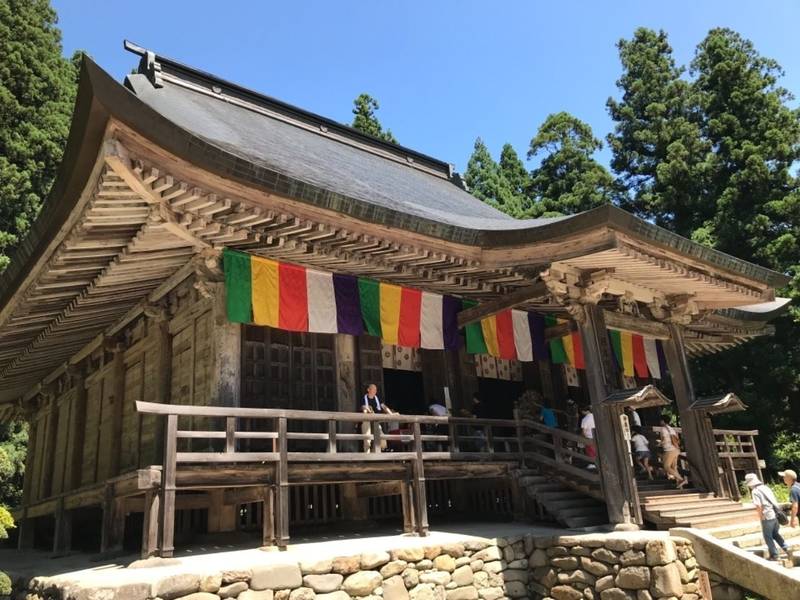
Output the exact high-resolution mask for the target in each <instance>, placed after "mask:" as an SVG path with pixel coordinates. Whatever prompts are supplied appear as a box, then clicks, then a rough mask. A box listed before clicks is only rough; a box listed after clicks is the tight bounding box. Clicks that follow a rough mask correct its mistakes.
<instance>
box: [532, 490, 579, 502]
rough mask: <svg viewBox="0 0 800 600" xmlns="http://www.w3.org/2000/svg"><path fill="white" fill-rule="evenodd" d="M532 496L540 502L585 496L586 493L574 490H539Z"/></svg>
mask: <svg viewBox="0 0 800 600" xmlns="http://www.w3.org/2000/svg"><path fill="white" fill-rule="evenodd" d="M534 496H535V497H536V498H537V499H539V500H541V501H542V502H550V501H554V500H570V499H572V498H586V497H587V496H586V494H582V493H581V492H576V491H575V490H563V491H560V492H541V493H534Z"/></svg>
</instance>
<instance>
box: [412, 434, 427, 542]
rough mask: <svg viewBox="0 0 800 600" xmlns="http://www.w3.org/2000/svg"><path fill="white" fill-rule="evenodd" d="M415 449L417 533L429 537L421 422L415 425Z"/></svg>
mask: <svg viewBox="0 0 800 600" xmlns="http://www.w3.org/2000/svg"><path fill="white" fill-rule="evenodd" d="M414 448H415V451H416V454H417V458H416V459H415V460H414V461H413V463H412V470H413V473H414V515H415V518H416V525H417V533H418V534H419V536H420V537H425V536H427V535H428V499H427V491H426V489H425V462H424V461H423V459H422V428H421V427H420V424H419V421H417V422H415V423H414Z"/></svg>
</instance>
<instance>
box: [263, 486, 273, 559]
mask: <svg viewBox="0 0 800 600" xmlns="http://www.w3.org/2000/svg"><path fill="white" fill-rule="evenodd" d="M261 493H262V504H261V545H262V546H274V545H275V486H274V485H265V486H264V488H263V489H262V490H261Z"/></svg>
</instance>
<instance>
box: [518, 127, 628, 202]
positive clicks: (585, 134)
mask: <svg viewBox="0 0 800 600" xmlns="http://www.w3.org/2000/svg"><path fill="white" fill-rule="evenodd" d="M600 148H602V142H601V141H600V140H598V139H597V138H596V137H594V134H593V133H592V128H591V127H590V126H589V125H588V124H587V123H584V122H583V121H581V120H580V119H578V118H577V117H575V116H573V115H571V114H569V113H566V112H560V113H555V114H552V115H550V116H548V117H547V118H546V119H545V121H544V123H542V125H541V127H539V131H538V132H537V133H536V135H535V136H534V138H533V139H532V140H531V143H530V148H529V150H528V158H535V157H541V162H540V164H539V166H538V167H536V168H535V169H534V170H533V171H532V172H531V175H530V179H531V182H530V190H531V193H532V195H533V196H534V197H535V198H536V200H537V202H536V203H535V205H534V207H533V212H534V214H535V215H536V216H538V215H543V214H548V213H550V214H552V213H556V214H559V213H560V214H569V213H577V212H581V211H584V210H589V209H590V208H594V207H596V206H600V205H601V204H606V203H609V202H611V201H612V200H613V198H614V179H613V178H612V177H611V174H610V173H609V172H608V170H607V169H606V168H605V167H604V166H603V165H601V164H600V163H598V162H597V161H596V160H595V159H594V158H593V154H594V153H595V152H596V151H597V150H599V149H600Z"/></svg>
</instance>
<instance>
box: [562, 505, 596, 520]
mask: <svg viewBox="0 0 800 600" xmlns="http://www.w3.org/2000/svg"><path fill="white" fill-rule="evenodd" d="M555 515H556V518H557V519H559V520H562V519H568V518H571V517H602V518H603V519H605V520H608V518H607V517H608V511H607V510H606V507H605V506H600V505H597V504H596V505H594V506H591V507H586V506H578V507H574V508H561V509H556V510H555Z"/></svg>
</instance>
